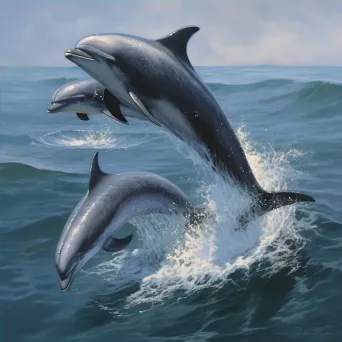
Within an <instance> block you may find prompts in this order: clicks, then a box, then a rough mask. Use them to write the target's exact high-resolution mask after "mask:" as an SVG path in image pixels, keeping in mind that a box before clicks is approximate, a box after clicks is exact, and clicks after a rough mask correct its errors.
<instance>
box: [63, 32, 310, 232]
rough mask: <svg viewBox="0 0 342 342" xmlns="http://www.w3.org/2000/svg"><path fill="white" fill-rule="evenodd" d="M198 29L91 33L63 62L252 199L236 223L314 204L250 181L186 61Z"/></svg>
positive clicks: (236, 145) (215, 107) (228, 130)
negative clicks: (153, 35)
mask: <svg viewBox="0 0 342 342" xmlns="http://www.w3.org/2000/svg"><path fill="white" fill-rule="evenodd" d="M198 30H199V28H198V27H196V26H189V27H185V28H182V29H180V30H177V31H174V32H172V33H171V34H169V35H167V36H165V37H163V38H160V39H157V40H152V39H146V38H143V37H138V36H133V35H127V34H119V33H118V34H94V35H90V36H87V37H85V38H83V39H81V40H80V41H78V43H77V44H76V46H75V48H74V49H68V50H66V51H65V57H66V58H67V59H69V60H70V61H72V62H73V63H75V64H76V65H78V66H79V67H81V68H82V69H83V70H84V71H85V72H87V73H88V74H89V75H90V76H91V77H93V78H94V79H96V80H97V81H99V82H100V83H101V84H103V85H104V86H105V87H106V89H108V91H109V92H110V93H111V94H112V95H113V96H115V98H116V99H117V101H116V102H115V101H112V104H113V105H115V106H114V107H113V108H112V112H115V113H119V112H120V108H121V106H125V107H127V108H130V109H131V110H133V111H136V112H137V114H140V116H139V117H140V118H143V117H145V118H148V119H149V120H150V121H151V122H152V123H154V124H155V125H157V126H161V127H163V128H164V129H166V130H167V131H169V132H171V133H172V134H174V135H175V136H177V137H178V138H179V139H181V140H183V141H184V142H186V143H187V144H188V145H189V146H191V147H194V148H195V150H196V151H197V152H198V153H200V155H201V156H202V157H203V158H204V159H206V160H208V159H209V161H210V162H211V163H212V165H213V168H214V170H215V171H217V172H219V173H220V174H221V175H222V176H224V177H226V176H229V177H230V178H231V179H233V181H235V182H237V183H238V184H239V185H240V187H241V188H242V190H246V191H247V192H248V193H249V194H251V195H253V197H254V199H255V200H254V201H253V204H252V207H251V208H248V210H247V211H246V212H243V213H242V214H241V215H240V216H239V218H238V220H239V222H240V223H241V225H242V226H244V225H245V224H246V223H248V221H249V220H250V219H251V218H253V217H254V215H262V214H264V213H266V212H268V211H270V210H273V209H276V208H279V207H282V206H285V205H290V204H294V203H296V202H314V201H315V200H314V199H313V198H312V197H311V196H308V195H305V194H302V193H295V192H267V191H265V190H264V189H263V188H262V187H261V186H260V184H259V183H258V181H257V180H256V178H255V176H254V174H253V172H252V169H251V167H250V165H249V163H248V161H247V158H246V155H245V153H244V150H243V148H242V146H241V144H240V142H239V140H238V138H237V136H236V134H235V133H234V130H233V129H232V127H231V125H230V124H229V122H228V119H227V117H226V116H225V114H224V112H223V110H222V109H221V107H220V105H219V104H218V102H217V101H216V99H215V97H214V95H213V94H212V92H211V91H210V89H209V88H208V87H207V86H206V84H205V83H204V82H203V81H202V80H201V78H200V77H199V76H198V74H197V73H196V72H195V70H194V68H193V66H192V65H191V63H190V61H189V58H188V56H187V45H188V41H189V40H190V38H191V37H192V35H193V34H194V33H196V32H197V31H198Z"/></svg>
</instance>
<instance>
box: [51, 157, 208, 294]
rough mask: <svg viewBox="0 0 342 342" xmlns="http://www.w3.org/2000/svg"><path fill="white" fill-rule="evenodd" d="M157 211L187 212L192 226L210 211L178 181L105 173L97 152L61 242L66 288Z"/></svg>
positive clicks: (59, 263)
mask: <svg viewBox="0 0 342 342" xmlns="http://www.w3.org/2000/svg"><path fill="white" fill-rule="evenodd" d="M152 213H158V214H166V215H171V214H181V215H183V216H184V217H185V219H186V228H189V226H190V225H194V224H197V225H198V224H200V223H201V222H202V220H203V219H204V218H206V217H208V214H209V212H208V213H206V212H205V209H204V208H201V207H197V206H194V205H192V203H191V202H190V201H189V200H188V198H187V196H186V195H185V194H184V193H183V191H182V190H180V189H179V188H178V187H177V186H176V185H175V184H173V183H172V182H171V181H169V180H167V179H166V178H163V177H160V176H158V175H156V174H153V173H149V172H121V173H113V174H108V173H105V172H103V171H102V170H101V169H100V166H99V163H98V153H96V154H95V155H94V158H93V162H92V166H91V169H90V176H89V185H88V192H87V193H86V195H85V196H83V198H82V199H81V200H80V201H79V203H78V204H77V206H76V207H75V209H74V210H73V212H72V213H71V215H70V216H69V218H68V220H67V222H66V224H65V226H64V229H63V231H62V234H61V236H60V239H59V242H58V245H57V250H56V268H57V271H58V274H59V276H60V282H61V289H62V290H63V291H67V290H68V289H69V288H70V286H71V283H72V281H73V279H74V276H75V274H76V272H77V271H78V270H79V269H80V268H81V267H82V266H83V265H84V264H85V263H86V262H87V261H88V260H89V259H90V258H92V256H94V255H95V254H97V253H98V252H100V251H101V250H105V251H108V252H115V251H119V250H121V249H123V248H125V247H126V246H128V245H129V243H130V242H131V241H132V238H133V235H132V234H131V235H128V236H127V237H125V238H118V237H117V236H118V233H119V232H121V231H122V230H123V227H124V225H125V224H126V223H128V222H129V221H130V220H131V219H133V218H134V217H137V216H142V215H148V214H152Z"/></svg>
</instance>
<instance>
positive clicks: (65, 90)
mask: <svg viewBox="0 0 342 342" xmlns="http://www.w3.org/2000/svg"><path fill="white" fill-rule="evenodd" d="M105 96H107V99H106V100H109V101H110V100H111V98H112V97H111V94H110V93H109V92H108V91H107V92H105V87H104V86H103V85H102V84H101V83H99V82H98V81H96V80H94V79H93V78H89V79H85V80H79V81H72V82H68V83H66V84H64V85H62V86H61V87H59V88H58V89H56V90H55V91H54V93H53V95H52V100H51V105H50V106H49V108H48V109H47V111H48V113H58V112H69V113H74V114H77V116H78V117H79V118H81V120H89V118H88V115H93V114H105V115H107V116H109V117H110V118H112V119H115V120H118V117H117V116H116V115H115V113H111V112H110V111H109V110H107V108H106V105H105ZM122 111H123V113H124V116H127V117H136V114H135V112H133V111H131V110H129V109H128V108H126V107H125V106H122ZM113 114H114V115H113ZM121 122H124V121H123V120H121Z"/></svg>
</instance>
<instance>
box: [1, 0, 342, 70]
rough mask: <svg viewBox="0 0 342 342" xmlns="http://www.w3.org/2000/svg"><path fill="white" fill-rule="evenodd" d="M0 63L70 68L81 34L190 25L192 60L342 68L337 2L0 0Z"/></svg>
mask: <svg viewBox="0 0 342 342" xmlns="http://www.w3.org/2000/svg"><path fill="white" fill-rule="evenodd" d="M0 23H1V35H0V44H1V48H0V52H1V53H0V65H52V66H53V65H56V66H57V65H58V66H59V65H65V66H68V65H72V64H71V62H69V61H68V60H66V58H65V57H64V50H65V49H67V48H69V47H73V46H74V45H75V43H76V42H77V41H78V40H79V39H80V38H81V37H83V36H85V35H88V34H92V33H100V32H107V33H109V32H125V33H132V34H136V35H141V36H144V37H148V38H159V37H161V36H164V35H166V34H168V33H170V32H172V31H174V30H175V29H178V28H180V27H182V26H187V25H197V26H199V27H200V28H201V30H200V31H199V32H198V33H196V34H195V35H194V37H193V38H192V39H191V41H190V44H189V49H188V53H189V57H190V60H191V61H192V63H193V64H194V65H237V64H238V65H242V64H250V65H251V64H282V65H294V64H295V65H342V1H341V0H325V1H322V0H159V1H147V0H126V1H124V0H121V1H120V0H117V1H115V0H112V1H110V0H92V1H87V0H83V1H78V0H68V1H67V0H59V1H54V2H52V1H47V0H44V1H39V0H30V1H28V0H22V1H16V0H0Z"/></svg>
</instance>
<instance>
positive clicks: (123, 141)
mask: <svg viewBox="0 0 342 342" xmlns="http://www.w3.org/2000/svg"><path fill="white" fill-rule="evenodd" d="M38 140H39V141H40V142H41V143H43V144H45V145H48V146H53V147H60V146H63V147H68V148H85V149H108V148H112V149H126V148H130V147H134V146H138V145H140V144H142V143H143V142H145V140H146V136H144V137H142V138H141V139H134V140H132V141H130V140H131V139H130V138H129V135H127V134H120V133H115V132H113V131H112V130H111V129H110V128H109V127H102V128H97V129H93V130H59V131H56V132H52V133H48V134H45V135H44V136H43V137H41V138H38Z"/></svg>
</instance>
